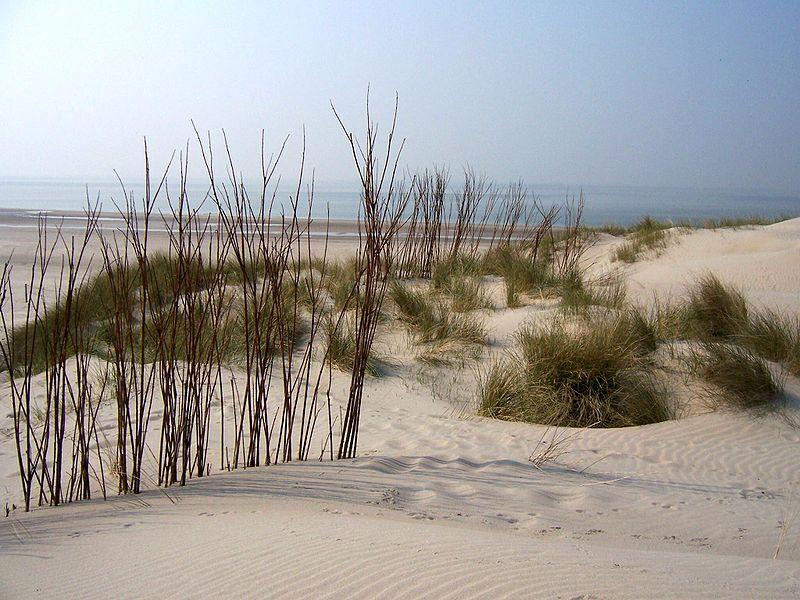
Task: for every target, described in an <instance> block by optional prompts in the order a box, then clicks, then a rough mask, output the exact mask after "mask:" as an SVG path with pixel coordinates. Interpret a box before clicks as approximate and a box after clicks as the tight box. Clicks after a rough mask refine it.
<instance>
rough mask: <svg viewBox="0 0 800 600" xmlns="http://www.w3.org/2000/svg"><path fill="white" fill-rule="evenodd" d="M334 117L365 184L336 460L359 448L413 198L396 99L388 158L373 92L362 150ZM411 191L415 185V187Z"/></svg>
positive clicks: (334, 110) (388, 141)
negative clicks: (366, 392)
mask: <svg viewBox="0 0 800 600" xmlns="http://www.w3.org/2000/svg"><path fill="white" fill-rule="evenodd" d="M331 107H332V108H333V112H334V114H335V115H336V119H337V120H338V121H339V124H340V126H341V127H342V131H343V132H344V134H345V136H346V137H347V140H348V142H349V145H350V150H351V152H352V155H353V160H354V162H355V166H356V170H357V171H358V174H359V179H360V180H361V201H362V206H361V210H362V213H363V221H361V220H359V238H360V244H359V250H358V254H357V263H358V264H359V265H360V268H361V272H360V276H359V278H358V281H357V286H358V288H359V289H358V293H357V294H356V296H355V297H356V298H357V301H356V306H355V309H356V310H355V342H356V349H355V360H354V364H353V371H352V375H351V379H350V390H349V394H348V399H347V407H346V410H345V414H344V417H343V420H342V436H341V439H340V440H339V450H338V452H337V457H338V458H350V457H353V456H355V453H356V449H357V446H358V429H359V423H360V418H361V397H362V393H363V387H364V377H365V374H366V370H367V361H368V359H369V355H370V351H371V349H372V342H373V340H374V338H375V330H376V327H377V325H378V318H379V315H380V311H381V308H382V306H383V301H384V298H385V296H386V289H387V285H388V281H389V279H388V276H387V274H389V273H391V267H392V263H393V260H394V252H395V250H396V249H395V248H394V242H395V240H396V237H397V233H398V230H399V228H400V226H401V224H402V215H403V212H404V211H405V208H406V206H407V204H408V200H409V194H408V193H407V192H404V191H403V190H402V189H401V188H400V187H399V186H397V185H396V180H395V179H396V174H397V164H398V161H399V159H400V154H401V153H402V149H403V143H402V142H401V143H400V147H399V148H398V150H397V152H395V151H394V147H393V143H394V133H395V127H396V124H397V100H395V109H394V116H393V119H392V126H391V129H390V130H389V136H388V140H387V143H386V150H385V155H383V154H382V155H380V156H379V154H378V152H379V151H378V148H377V135H378V133H377V127H376V126H375V125H374V124H373V122H372V120H371V117H370V110H369V94H367V102H366V119H367V125H366V135H365V142H364V146H363V148H362V147H361V146H360V144H359V143H358V142H357V141H356V138H355V137H354V135H353V134H352V133H350V132H348V130H347V128H346V127H345V125H344V123H343V122H342V120H341V118H340V117H339V115H338V113H337V112H336V109H335V108H334V107H333V104H331ZM412 188H413V185H412Z"/></svg>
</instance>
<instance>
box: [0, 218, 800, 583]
mask: <svg viewBox="0 0 800 600" xmlns="http://www.w3.org/2000/svg"><path fill="white" fill-rule="evenodd" d="M4 219H6V220H5V221H4V222H6V223H10V224H21V223H22V221H15V220H14V219H21V217H15V216H4ZM6 231H7V232H8V234H7V235H6ZM6 231H4V237H3V241H2V246H0V255H1V256H2V257H7V256H9V255H10V252H11V249H14V254H13V262H14V265H15V268H24V267H25V265H26V264H27V263H29V262H30V261H31V260H32V258H33V254H32V253H29V249H30V244H29V239H30V231H29V230H28V229H24V228H21V227H19V228H9V229H8V230H6ZM333 231H335V232H336V233H342V234H347V233H352V232H353V231H354V230H353V224H352V223H349V224H347V223H337V224H336V225H335V227H334V228H333ZM668 235H669V243H667V244H666V245H665V247H664V248H663V249H661V250H660V251H658V252H652V253H649V254H645V255H644V256H642V257H641V258H640V259H639V260H637V261H636V262H633V263H631V264H625V263H621V262H620V261H617V260H614V259H613V256H614V252H615V251H616V250H617V249H618V248H619V247H620V246H621V245H622V244H623V243H624V239H623V238H622V237H621V236H615V235H610V234H606V233H602V232H601V233H597V234H596V236H595V237H594V238H593V241H592V243H591V245H590V247H589V249H588V250H587V251H586V253H585V254H584V255H583V257H582V258H581V260H582V263H583V268H584V269H585V270H586V272H587V273H588V274H589V275H590V276H591V277H594V278H596V279H597V280H599V279H601V278H602V277H603V276H606V275H608V274H609V273H613V274H615V275H616V276H617V277H619V278H620V280H621V281H622V282H623V283H624V285H625V287H626V288H627V290H628V293H629V297H630V299H631V301H632V302H634V303H635V304H638V305H641V306H645V307H647V306H652V305H653V304H654V303H658V302H662V303H663V302H666V301H667V300H669V299H670V298H672V299H677V298H681V297H683V296H684V295H685V294H686V293H687V290H688V289H689V288H690V286H691V285H692V282H693V281H695V280H696V279H697V277H700V276H702V275H703V274H705V273H709V272H711V273H714V274H715V275H716V276H717V277H719V279H720V280H721V281H723V282H725V283H726V284H730V285H734V286H736V287H737V288H738V289H739V290H741V293H742V294H743V296H744V297H745V298H746V299H747V301H748V302H750V303H752V305H753V306H754V307H758V308H761V309H769V310H774V311H780V312H781V313H782V314H786V315H789V316H790V317H792V318H797V317H798V316H800V260H798V257H800V219H793V220H788V221H783V222H779V223H775V224H772V225H767V226H748V227H739V228H719V229H696V230H678V229H674V230H669V232H668ZM152 243H153V246H152V247H153V249H158V248H159V247H166V238H165V239H163V240H162V239H161V238H159V237H158V234H157V233H156V234H155V235H154V238H153V242H152ZM162 244H163V246H162ZM355 244H357V240H355V239H354V238H353V237H352V236H348V235H341V236H338V237H337V236H336V235H334V236H332V237H331V248H332V249H333V252H334V253H335V254H336V255H337V256H342V257H343V256H346V255H347V254H348V253H352V252H354V251H355V247H356V246H355ZM483 286H484V288H485V290H486V293H487V294H488V295H489V296H490V297H491V299H492V302H493V306H494V308H492V309H482V310H479V311H478V312H477V313H476V314H479V315H480V317H481V319H482V320H483V322H484V324H485V329H486V332H487V335H488V338H489V342H488V345H487V347H486V350H485V351H484V355H483V356H482V358H481V359H480V360H479V361H478V362H477V363H476V362H471V361H469V360H461V361H455V362H453V363H450V364H445V365H439V366H431V365H430V364H427V363H421V362H419V361H418V360H416V356H417V352H416V350H415V349H414V347H413V344H412V342H411V341H410V339H409V336H408V335H405V334H403V333H402V332H400V331H396V330H391V331H389V330H388V329H387V331H389V332H388V333H386V334H385V335H378V336H377V337H376V342H375V344H376V348H377V349H378V351H379V353H380V355H382V356H384V357H386V358H387V361H388V362H389V363H390V365H391V367H390V369H388V373H387V374H385V375H384V376H382V377H368V378H367V379H366V381H365V384H364V394H363V405H362V409H361V410H362V415H361V424H360V428H361V429H360V435H359V445H358V451H357V455H356V457H355V458H351V459H350V458H348V459H343V460H333V461H331V460H328V459H327V452H328V449H327V440H325V439H324V438H319V439H317V438H315V439H314V441H313V452H312V453H311V456H310V459H309V460H308V461H304V462H289V463H283V464H276V465H270V466H258V467H250V468H246V469H237V470H235V471H230V472H229V471H228V470H227V468H225V464H224V463H225V458H224V456H225V452H224V451H223V449H222V446H223V445H224V443H225V442H224V441H222V440H220V433H219V431H220V430H219V427H217V426H216V425H215V423H218V422H220V421H221V420H222V421H227V422H230V421H233V419H234V418H235V415H234V414H233V413H232V412H231V411H230V406H225V407H224V408H223V411H222V413H220V410H219V407H218V406H214V407H212V412H211V417H210V423H211V432H210V434H209V435H210V437H209V448H210V450H209V466H208V474H207V476H205V477H201V478H197V477H195V478H193V479H191V480H190V481H188V483H187V484H186V485H185V486H174V485H173V486H170V487H157V486H156V485H155V482H154V474H153V472H152V470H150V471H149V473H150V474H149V476H148V477H149V479H148V480H146V481H144V483H143V486H142V487H143V491H142V492H141V493H140V494H136V495H132V494H129V495H122V496H116V495H115V494H114V493H110V494H109V497H108V499H107V500H103V499H99V498H97V497H96V496H95V498H93V499H92V500H89V501H81V502H75V503H71V504H68V505H65V506H59V507H43V508H36V509H34V510H33V511H32V512H30V513H24V512H23V511H22V510H20V509H19V502H20V500H19V492H18V487H19V486H18V473H17V456H16V451H15V449H14V440H13V436H12V435H11V428H10V427H11V423H10V420H9V415H8V414H7V413H8V411H7V410H6V407H3V414H2V418H3V422H2V425H1V426H0V432H2V433H1V434H0V477H1V478H2V479H0V492H2V494H0V503H2V504H3V505H5V506H9V507H10V506H11V505H16V506H17V509H16V510H11V511H10V514H9V515H8V517H6V518H1V519H0V556H1V557H2V559H1V560H2V564H3V569H2V573H1V574H0V596H2V597H4V598H23V597H33V596H41V597H56V596H57V597H62V598H68V597H83V598H88V597H97V598H100V597H108V596H110V595H113V596H115V597H118V598H163V597H196V596H215V595H222V596H226V597H253V596H261V597H312V596H313V597H363V598H366V597H387V598H388V597H399V598H417V597H458V598H479V597H542V598H556V597H558V598H607V597H614V598H640V597H643V596H646V597H692V598H702V597H709V598H712V597H715V598H716V597H741V598H751V597H774V598H791V597H797V596H798V595H800V518H798V511H800V471H798V469H797V465H798V459H800V429H798V423H800V380H799V379H798V378H797V376H795V375H791V374H785V373H784V374H782V375H781V376H782V377H783V378H784V379H785V381H784V385H783V391H782V398H781V402H780V408H779V409H778V410H774V411H770V412H767V413H765V414H761V413H759V414H755V413H752V412H747V411H736V410H730V409H724V408H719V409H716V410H713V409H710V408H709V407H708V406H707V404H706V403H705V401H704V400H705V397H704V391H703V389H702V388H701V387H700V386H698V385H696V384H695V383H693V382H691V381H689V380H683V379H681V377H677V376H676V377H675V378H674V381H673V383H674V388H675V396H676V397H677V398H678V399H679V401H680V406H681V407H682V410H681V411H680V413H679V414H678V415H676V418H674V419H670V420H666V421H663V422H657V423H652V424H648V425H641V426H634V427H616V428H595V427H583V428H566V427H555V428H554V427H546V426H543V425H536V424H531V423H522V422H511V421H505V420H497V419H491V418H487V417H485V416H478V412H479V411H478V408H477V406H476V390H477V385H478V384H477V380H478V377H477V375H478V373H479V372H481V370H482V369H485V368H486V366H487V365H488V364H489V363H490V362H491V361H492V360H494V359H499V358H501V357H503V356H504V353H506V352H508V351H509V349H510V348H511V347H512V345H513V343H514V334H515V332H516V331H518V330H519V328H520V327H521V326H522V325H523V324H526V323H534V324H536V323H546V322H549V320H551V319H553V318H555V316H556V315H557V314H558V311H559V307H558V301H557V299H552V298H545V297H542V298H533V299H530V300H529V301H527V302H525V303H523V305H522V306H519V307H512V308H509V307H505V306H504V305H503V303H504V302H505V301H504V294H503V290H502V285H501V282H500V281H499V280H497V279H496V278H492V277H490V276H489V277H485V278H484V280H483ZM390 325H391V324H389V325H387V326H386V327H387V328H389V327H390ZM663 351H664V352H666V351H667V350H666V349H664V350H663ZM93 360H94V359H93ZM97 360H98V362H99V361H100V359H97ZM667 362H668V361H667ZM773 368H774V369H776V371H777V370H780V367H779V366H776V365H773ZM239 375H240V378H241V374H239ZM232 377H233V374H232ZM234 378H235V377H234ZM671 381H672V380H671ZM33 382H34V394H35V395H41V394H43V390H44V386H45V380H44V376H43V375H37V376H34V378H33ZM348 384H349V378H348V377H347V376H346V374H345V373H341V372H335V373H334V375H333V381H332V387H331V397H332V400H333V403H334V406H335V408H334V413H335V412H337V411H338V410H340V409H339V408H338V407H341V406H343V405H344V403H345V400H346V396H347V386H348ZM160 410H161V409H160V408H159V406H158V405H157V404H156V405H154V408H153V413H152V419H151V425H150V427H151V428H152V430H153V431H152V433H151V435H152V439H153V440H156V439H157V436H158V433H157V425H158V423H157V418H158V417H159V416H160ZM98 418H99V423H100V429H101V430H103V431H109V432H110V431H111V430H112V429H113V427H114V414H113V411H111V410H108V411H105V410H103V411H101V413H100V417H98ZM564 438H567V441H566V442H565V443H564V444H563V446H561V447H559V448H560V449H559V451H558V452H556V453H555V454H554V456H552V457H551V458H549V459H547V460H541V461H537V460H536V458H537V457H539V456H541V454H542V452H543V451H545V450H546V449H547V448H548V447H551V446H552V445H553V443H554V441H557V440H558V439H564ZM317 454H319V456H320V457H321V458H324V459H325V460H316V458H317ZM148 469H152V465H150V466H149V467H148V468H147V469H145V472H146V473H147V472H148Z"/></svg>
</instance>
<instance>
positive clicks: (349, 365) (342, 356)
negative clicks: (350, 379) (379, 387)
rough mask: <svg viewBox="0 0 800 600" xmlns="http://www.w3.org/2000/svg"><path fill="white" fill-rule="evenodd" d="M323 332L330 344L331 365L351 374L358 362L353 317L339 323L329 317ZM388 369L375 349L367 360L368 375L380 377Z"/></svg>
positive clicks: (329, 356) (347, 317)
mask: <svg viewBox="0 0 800 600" xmlns="http://www.w3.org/2000/svg"><path fill="white" fill-rule="evenodd" d="M337 325H338V326H337ZM323 330H324V333H325V338H326V340H327V343H328V348H327V351H328V359H329V360H330V362H331V364H332V365H333V366H334V367H336V368H337V369H339V370H340V371H343V372H345V373H349V372H350V371H352V369H353V366H354V365H355V360H356V328H355V323H354V322H353V318H352V316H350V315H348V316H345V317H344V318H343V319H342V320H341V321H339V322H338V323H337V321H336V320H334V319H333V318H332V317H328V318H327V319H326V320H325V323H324V326H323ZM387 367H388V363H387V362H386V360H384V359H383V358H381V357H379V356H378V354H377V352H376V351H375V349H374V348H373V349H372V352H370V355H369V357H368V358H367V367H366V372H367V374H368V375H372V376H373V377H379V376H380V375H382V374H384V373H385V372H386V370H387Z"/></svg>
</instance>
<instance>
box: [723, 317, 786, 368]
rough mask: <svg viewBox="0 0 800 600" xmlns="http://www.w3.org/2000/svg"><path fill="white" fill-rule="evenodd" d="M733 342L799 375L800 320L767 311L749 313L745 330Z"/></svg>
mask: <svg viewBox="0 0 800 600" xmlns="http://www.w3.org/2000/svg"><path fill="white" fill-rule="evenodd" d="M734 339H735V340H736V341H737V343H739V344H741V345H743V346H745V347H747V348H749V349H750V350H752V351H753V352H755V353H756V354H758V355H759V356H761V357H763V358H766V359H767V360H771V361H773V362H777V363H782V364H783V365H784V366H785V367H786V368H787V369H788V370H789V372H790V373H792V374H793V375H795V376H800V319H798V318H796V317H795V318H790V317H785V316H783V315H780V314H778V313H776V312H774V311H771V310H761V311H750V315H749V318H748V322H747V327H746V328H745V329H744V331H743V332H741V333H738V334H736V335H735V336H734Z"/></svg>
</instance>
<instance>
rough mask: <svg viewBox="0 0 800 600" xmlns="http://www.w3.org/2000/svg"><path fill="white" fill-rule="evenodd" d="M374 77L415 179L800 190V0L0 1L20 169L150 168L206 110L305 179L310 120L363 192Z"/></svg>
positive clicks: (4, 148)
mask: <svg viewBox="0 0 800 600" xmlns="http://www.w3.org/2000/svg"><path fill="white" fill-rule="evenodd" d="M367 84H370V85H371V89H372V104H373V108H374V109H375V110H374V113H375V117H376V118H377V119H378V120H379V121H380V122H381V123H382V124H383V125H387V126H388V121H389V116H390V110H389V109H390V108H391V106H392V105H393V100H394V93H395V91H396V92H397V93H398V94H399V96H400V114H399V124H398V131H399V133H400V134H401V135H402V136H404V137H406V138H407V142H406V150H405V153H404V161H403V164H404V165H408V167H409V168H411V169H417V168H420V167H425V166H428V165H431V164H433V163H437V164H442V163H444V164H447V165H449V166H450V167H451V169H453V170H459V169H460V168H461V166H462V165H464V164H467V163H469V164H471V165H473V166H474V167H476V168H477V169H478V170H480V171H483V172H485V173H486V174H487V175H488V176H490V177H492V178H494V179H496V180H498V181H508V180H511V179H516V178H518V177H523V178H525V180H526V181H529V182H541V183H568V184H572V185H591V184H596V185H606V184H608V185H613V184H633V185H670V186H673V185H674V186H701V187H726V188H767V189H769V190H773V191H783V192H789V193H797V192H798V191H800V2H796V1H795V2H789V3H785V4H780V3H771V2H769V3H768V2H763V3H756V2H747V3H732V2H724V3H719V4H718V3H712V2H691V3H687V4H679V3H674V2H645V3H628V2H591V3H572V2H553V3H538V2H518V3H501V2H486V3H467V2H429V1H423V2H387V3H383V2H361V3H355V2H340V3H311V2H286V3H272V2H218V3H217V2H185V3H173V2H165V1H160V2H153V3H150V2H142V1H136V2H122V1H117V2H103V3H100V2H97V3H93V2H77V1H74V0H73V1H70V2H63V3H62V2H7V1H3V0H0V176H5V177H15V176H28V177H30V176H36V177H38V176H67V177H78V178H93V177H108V176H109V175H111V174H112V169H115V168H116V169H117V170H118V171H120V172H121V173H122V174H124V175H127V176H130V175H134V174H136V173H139V172H140V165H141V140H142V137H143V136H145V135H146V136H147V138H148V141H149V143H150V144H151V146H152V148H153V149H154V150H153V153H154V157H153V158H154V160H155V161H156V162H161V161H163V160H164V159H165V157H166V156H168V154H169V152H170V151H171V150H172V149H174V148H179V147H181V146H182V145H184V144H185V142H186V140H187V138H188V137H189V136H190V135H191V128H190V123H189V120H190V119H194V120H195V122H196V123H197V124H198V126H199V127H200V128H201V129H211V130H212V131H218V130H219V129H220V128H222V127H224V128H225V129H226V131H227V132H228V135H229V138H230V140H231V141H232V144H233V147H234V152H235V155H236V157H237V160H238V162H239V165H240V167H241V168H242V169H243V170H245V171H246V172H247V171H251V172H253V173H254V172H255V170H256V169H257V165H258V156H257V153H258V146H259V142H258V140H259V135H260V130H261V128H265V129H266V130H267V135H268V142H269V145H270V147H272V148H277V146H278V145H279V142H280V140H281V139H282V138H283V137H284V136H285V135H286V134H291V136H292V137H291V140H290V149H291V153H290V154H289V156H288V158H289V160H288V161H287V162H285V163H284V169H283V172H284V173H285V174H286V175H287V176H288V175H290V174H291V172H292V171H293V166H294V165H293V157H294V156H296V152H297V150H298V148H299V143H300V140H301V135H302V134H301V132H302V127H303V125H304V124H305V126H306V131H307V138H308V155H309V159H308V161H309V165H310V166H314V167H315V168H316V173H317V179H318V180H319V181H322V182H325V181H342V180H354V175H353V171H352V168H351V164H350V160H351V159H350V155H349V154H348V151H347V148H346V145H345V140H344V138H343V137H342V134H341V132H340V131H339V130H338V129H337V127H338V126H337V124H336V122H335V120H334V117H333V115H332V113H331V110H330V107H329V100H333V101H334V103H335V104H336V105H337V108H339V109H340V112H341V113H342V115H343V117H344V118H345V120H346V121H347V122H348V124H350V125H352V127H353V128H354V129H360V126H361V125H362V124H363V100H364V96H365V92H366V88H367ZM384 131H385V129H384ZM195 158H196V156H195ZM195 167H199V164H197V163H195ZM195 174H197V175H200V173H199V171H196V172H195Z"/></svg>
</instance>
